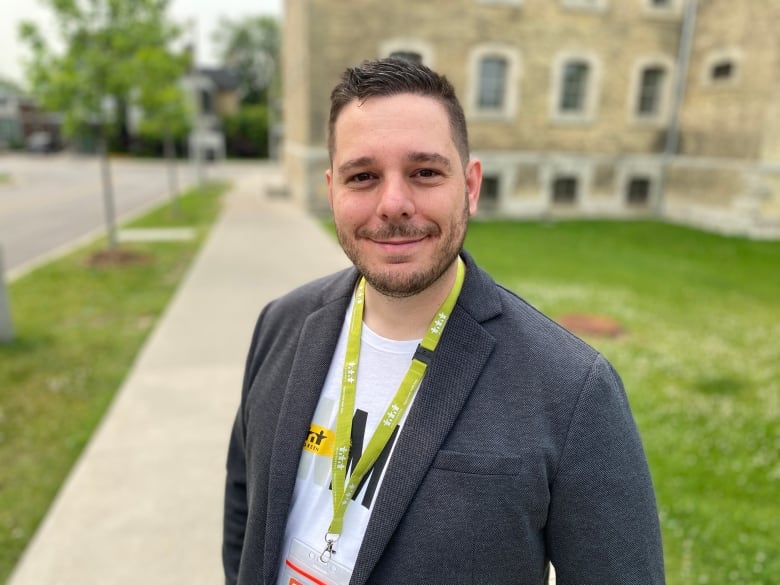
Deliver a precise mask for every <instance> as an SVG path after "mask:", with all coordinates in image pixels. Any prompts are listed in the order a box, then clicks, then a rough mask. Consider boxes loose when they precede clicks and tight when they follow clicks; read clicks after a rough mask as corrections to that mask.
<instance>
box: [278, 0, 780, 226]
mask: <svg viewBox="0 0 780 585" xmlns="http://www.w3.org/2000/svg"><path fill="white" fill-rule="evenodd" d="M777 22H780V0H750V2H733V1H730V0H698V2H696V1H695V0H426V1H419V0H418V1H416V2H411V1H409V0H396V1H394V2H384V1H380V0H286V2H285V18H284V36H283V38H284V41H283V42H284V45H283V59H284V120H285V146H284V163H285V171H286V174H287V177H288V180H289V184H290V188H291V193H292V195H293V196H294V197H296V198H298V199H299V200H301V201H303V202H305V203H306V204H307V205H308V206H310V207H311V208H312V209H314V210H322V209H325V208H326V207H327V198H326V187H325V181H324V178H323V173H324V170H325V169H326V168H327V165H328V155H327V149H326V146H325V142H326V124H327V116H328V108H329V92H330V89H331V88H332V87H333V85H334V83H335V82H336V80H337V78H338V76H339V74H340V73H341V71H343V69H344V68H345V67H347V66H349V65H353V64H357V63H359V62H361V61H363V60H364V59H371V58H376V57H385V56H390V55H397V56H401V57H404V58H409V59H417V60H421V61H422V62H423V63H425V64H427V65H429V66H431V67H432V68H434V69H436V70H437V71H439V72H441V73H444V74H445V75H447V77H448V78H449V79H450V80H451V81H452V83H453V85H454V86H455V88H456V90H457V92H458V95H459V97H460V99H461V102H462V103H463V105H464V109H465V111H466V116H467V119H468V123H469V132H470V140H471V148H472V152H473V156H475V157H477V158H479V159H481V160H482V163H483V166H484V171H485V180H484V182H483V189H482V197H481V203H480V214H482V215H483V216H489V215H500V216H503V217H559V216H560V217H566V216H577V217H641V216H658V215H660V216H662V217H666V218H669V219H671V220H674V221H680V222H684V223H688V224H693V225H698V226H701V227H706V228H710V229H716V230H719V231H723V232H727V233H739V234H746V235H750V236H753V237H780V44H779V43H777V38H776V33H775V31H774V28H775V26H774V25H775V23H777Z"/></svg>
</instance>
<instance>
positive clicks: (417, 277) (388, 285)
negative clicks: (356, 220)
mask: <svg viewBox="0 0 780 585" xmlns="http://www.w3.org/2000/svg"><path fill="white" fill-rule="evenodd" d="M468 218H469V207H468V200H467V201H466V205H465V207H464V209H463V213H462V214H461V215H460V216H457V217H454V218H452V220H451V221H450V223H449V225H447V226H446V229H445V230H442V228H440V227H439V226H438V225H436V224H430V225H428V226H414V225H412V224H408V223H400V224H399V223H394V224H386V225H384V226H382V227H381V228H379V229H376V230H369V229H367V228H360V229H358V230H357V231H356V234H355V235H354V236H352V235H350V234H347V233H346V232H345V231H344V230H343V229H342V228H341V227H340V226H339V225H338V223H337V224H336V235H337V236H338V240H339V243H340V244H341V247H342V249H343V250H344V253H345V254H346V255H347V257H348V258H349V259H350V260H351V261H352V263H353V264H354V265H355V266H356V267H357V269H358V270H359V271H360V273H361V274H362V275H363V276H364V277H365V279H366V282H367V283H368V284H369V285H370V286H371V287H372V288H373V289H374V290H376V291H377V292H379V293H381V294H383V295H385V296H388V297H393V298H406V297H411V296H414V295H416V294H419V293H421V292H422V291H424V290H426V289H427V288H429V287H430V286H431V285H433V284H434V283H435V282H436V281H438V280H439V279H440V278H441V277H442V275H444V273H445V272H446V271H447V269H448V268H449V267H450V266H452V264H453V263H454V262H455V259H456V258H457V257H458V255H459V254H460V251H461V248H462V247H463V241H464V240H465V238H466V226H467V224H468ZM424 237H431V238H437V239H438V245H437V247H436V249H435V250H434V252H433V254H432V257H431V258H430V259H429V260H430V261H429V262H427V263H426V264H425V265H423V266H422V267H420V268H419V269H417V270H413V271H407V272H403V271H402V270H393V266H394V265H398V264H401V263H403V262H405V261H406V258H405V257H404V256H398V257H392V256H391V257H389V258H386V261H385V262H384V263H383V266H372V265H371V259H370V258H368V257H366V256H365V255H364V254H363V253H362V252H361V250H360V247H359V245H358V241H359V240H361V239H369V240H379V241H381V240H389V239H391V238H408V239H419V238H424Z"/></svg>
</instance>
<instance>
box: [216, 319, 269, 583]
mask: <svg viewBox="0 0 780 585" xmlns="http://www.w3.org/2000/svg"><path fill="white" fill-rule="evenodd" d="M265 311H267V307H266V309H265V310H264V311H263V313H262V314H261V315H260V318H259V319H258V321H257V324H256V326H255V330H254V333H253V336H252V342H251V344H250V350H249V356H248V357H247V361H246V367H245V369H244V381H243V387H242V392H241V403H240V405H239V407H238V412H237V413H236V418H235V420H234V422H233V428H232V431H231V434H230V440H229V443H228V453H227V474H226V479H225V500H224V515H223V527H222V567H223V570H224V573H225V584H226V585H235V583H236V582H237V581H238V570H239V566H240V564H241V554H242V552H243V548H244V535H245V533H246V523H247V516H248V503H247V484H246V450H245V444H246V440H245V439H246V432H245V426H244V405H245V404H246V398H247V394H248V393H249V389H250V388H251V386H252V380H253V379H254V377H255V375H256V373H257V369H258V363H257V362H258V356H257V350H256V348H257V341H258V336H259V332H260V325H261V323H262V321H263V315H264V314H265Z"/></svg>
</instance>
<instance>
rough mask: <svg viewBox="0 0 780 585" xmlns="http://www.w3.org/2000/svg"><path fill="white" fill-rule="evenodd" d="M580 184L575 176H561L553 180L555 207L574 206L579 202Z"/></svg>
mask: <svg viewBox="0 0 780 585" xmlns="http://www.w3.org/2000/svg"><path fill="white" fill-rule="evenodd" d="M578 187H579V182H578V180H577V177H575V176H573V175H561V176H558V177H555V179H553V184H552V202H553V205H574V204H575V203H576V202H577V190H578Z"/></svg>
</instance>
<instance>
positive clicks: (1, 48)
mask: <svg viewBox="0 0 780 585" xmlns="http://www.w3.org/2000/svg"><path fill="white" fill-rule="evenodd" d="M282 4H283V0H171V3H170V7H169V14H170V15H171V17H172V18H173V19H174V20H175V21H177V22H179V23H181V24H185V23H187V22H191V23H193V26H192V28H193V30H194V31H197V32H196V33H194V34H196V37H197V48H196V50H197V57H198V62H199V64H201V65H215V64H216V58H215V57H214V52H213V49H212V47H211V32H212V31H213V29H214V27H215V25H216V24H217V22H218V21H219V18H220V16H225V17H227V18H230V19H231V20H235V19H237V18H241V17H245V16H257V15H272V16H281V15H282ZM49 14H50V12H49V11H48V10H47V9H45V8H44V7H43V6H42V3H41V2H40V1H39V0H0V77H4V78H9V79H11V80H13V81H16V82H17V83H22V82H23V81H24V75H23V73H22V65H21V63H20V60H21V59H22V58H24V57H25V56H26V55H27V52H26V48H25V47H23V46H22V45H21V43H20V42H19V40H18V33H17V30H18V27H19V22H21V21H22V20H32V21H34V22H37V23H39V24H40V26H41V27H42V28H43V30H44V31H48V32H49V33H50V34H52V35H53V33H54V32H55V28H54V26H53V20H52V19H51V17H50V16H49ZM52 40H53V39H52Z"/></svg>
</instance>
